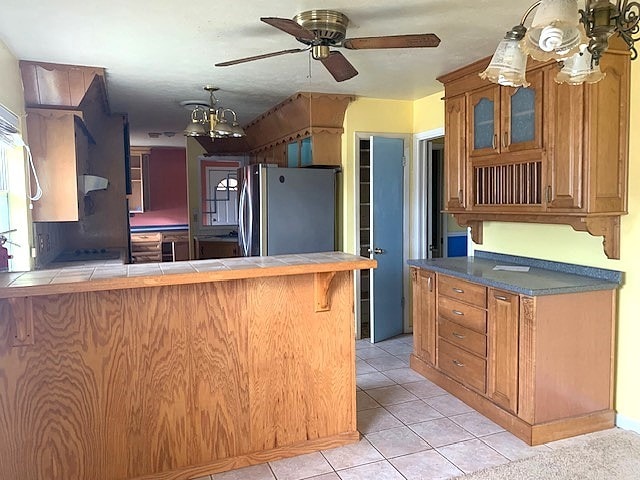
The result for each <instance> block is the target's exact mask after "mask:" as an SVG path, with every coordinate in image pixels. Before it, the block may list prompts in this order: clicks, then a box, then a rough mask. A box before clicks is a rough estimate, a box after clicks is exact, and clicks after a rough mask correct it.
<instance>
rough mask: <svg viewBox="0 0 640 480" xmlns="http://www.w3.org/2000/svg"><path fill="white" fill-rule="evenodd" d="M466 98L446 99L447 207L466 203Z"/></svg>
mask: <svg viewBox="0 0 640 480" xmlns="http://www.w3.org/2000/svg"><path fill="white" fill-rule="evenodd" d="M465 102H466V99H465V97H464V95H460V96H457V97H452V98H448V99H446V100H445V110H446V112H447V113H446V115H445V127H444V128H445V137H444V141H445V152H447V160H448V161H447V162H446V163H445V187H446V188H445V195H446V197H445V208H446V209H447V210H458V209H464V208H465V205H466V197H467V194H466V188H467V186H466V185H467V182H466V176H467V158H466V143H465V138H466V135H465V129H466V125H467V124H466V105H465Z"/></svg>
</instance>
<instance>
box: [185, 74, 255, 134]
mask: <svg viewBox="0 0 640 480" xmlns="http://www.w3.org/2000/svg"><path fill="white" fill-rule="evenodd" d="M204 89H205V90H206V91H207V92H209V103H208V104H207V103H205V102H198V101H186V102H182V103H181V105H182V106H184V107H188V108H193V109H192V110H191V121H190V122H189V125H187V128H185V130H184V135H185V136H187V137H210V138H239V137H244V136H245V133H244V130H243V129H242V127H241V126H240V125H239V124H238V119H237V116H236V112H234V111H233V110H231V109H230V108H223V107H219V106H217V105H218V99H217V98H216V96H215V95H214V93H213V92H215V91H217V90H219V88H217V87H214V86H212V85H207V86H205V87H204ZM229 115H231V118H228V116H229Z"/></svg>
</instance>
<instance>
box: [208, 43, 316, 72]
mask: <svg viewBox="0 0 640 480" xmlns="http://www.w3.org/2000/svg"><path fill="white" fill-rule="evenodd" d="M307 50H308V48H290V49H289V50H280V51H279V52H271V53H263V54H262V55H254V56H253V57H245V58H238V59H237V60H229V61H228V62H220V63H216V64H215V66H216V67H229V66H231V65H238V64H239V63H246V62H253V61H254V60H262V59H263V58H269V57H277V56H278V55H285V54H287V53H298V52H306V51H307Z"/></svg>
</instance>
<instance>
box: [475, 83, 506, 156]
mask: <svg viewBox="0 0 640 480" xmlns="http://www.w3.org/2000/svg"><path fill="white" fill-rule="evenodd" d="M468 111H469V113H468V117H469V118H468V125H469V131H468V145H469V156H471V157H475V156H479V155H495V154H497V153H500V141H499V138H500V123H501V122H500V85H490V86H488V87H485V88H482V89H480V90H476V91H475V92H473V93H471V94H469V103H468Z"/></svg>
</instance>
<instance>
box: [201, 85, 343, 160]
mask: <svg viewBox="0 0 640 480" xmlns="http://www.w3.org/2000/svg"><path fill="white" fill-rule="evenodd" d="M354 99H355V97H354V96H353V95H341V94H329V93H315V92H298V93H296V94H294V95H292V96H291V97H289V98H287V99H286V100H284V101H283V102H281V103H279V104H278V105H276V106H275V107H273V108H271V109H269V110H268V111H266V112H265V113H263V114H262V115H260V116H259V117H258V118H256V119H255V120H253V121H251V122H250V123H249V124H248V125H247V126H246V127H245V132H246V133H247V136H246V137H244V138H241V139H215V140H211V139H210V138H207V137H196V140H197V141H198V143H200V145H202V147H203V148H204V149H205V150H206V151H207V153H209V154H214V155H234V154H235V155H237V154H249V155H250V156H251V161H252V163H262V162H266V163H278V164H280V165H281V166H286V146H287V144H289V143H291V142H295V141H298V140H301V139H303V138H307V137H310V138H311V139H312V143H313V164H314V165H338V166H339V165H340V164H341V163H342V162H341V148H342V133H343V132H344V129H343V123H344V114H345V112H346V109H347V106H348V105H349V103H350V102H352V101H353V100H354Z"/></svg>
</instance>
